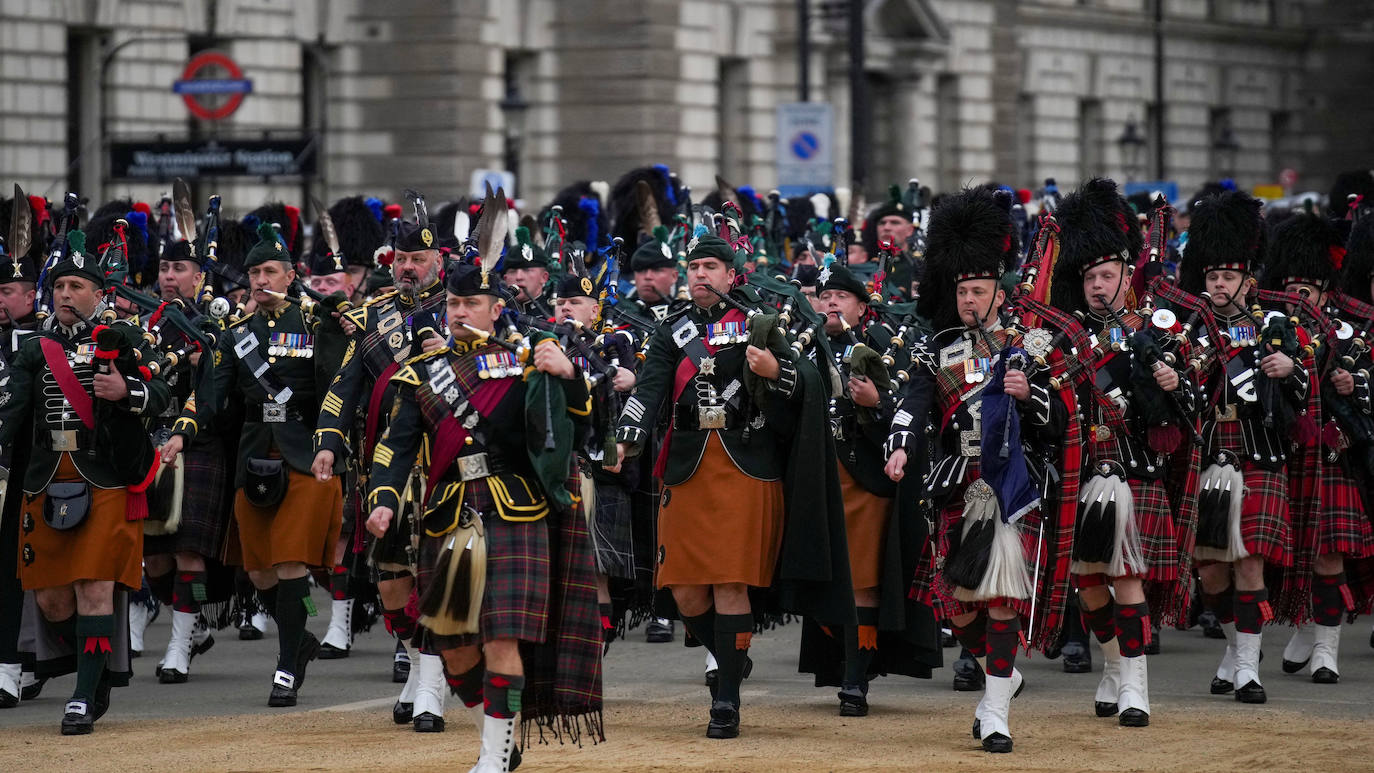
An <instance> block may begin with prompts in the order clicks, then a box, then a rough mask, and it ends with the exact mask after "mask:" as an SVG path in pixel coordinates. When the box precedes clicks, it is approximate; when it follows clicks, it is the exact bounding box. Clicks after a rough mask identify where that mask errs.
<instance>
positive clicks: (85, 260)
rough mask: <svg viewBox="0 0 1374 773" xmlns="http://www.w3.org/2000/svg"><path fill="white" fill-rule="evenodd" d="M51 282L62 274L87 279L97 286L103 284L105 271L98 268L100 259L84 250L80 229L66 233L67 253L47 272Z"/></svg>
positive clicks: (54, 281)
mask: <svg viewBox="0 0 1374 773" xmlns="http://www.w3.org/2000/svg"><path fill="white" fill-rule="evenodd" d="M48 275H49V281H51V282H52V283H53V284H56V283H57V280H59V279H61V278H62V277H64V276H79V277H81V278H82V279H89V280H91V281H92V282H95V283H96V284H97V285H98V286H101V287H104V286H105V272H104V271H103V270H101V268H100V260H99V259H98V258H97V257H96V256H95V255H90V254H88V253H87V252H86V234H84V233H82V232H81V231H69V232H68V233H67V254H66V256H64V257H63V258H62V260H61V261H59V262H58V263H57V265H55V266H53V268H52V270H51V271H49V272H48Z"/></svg>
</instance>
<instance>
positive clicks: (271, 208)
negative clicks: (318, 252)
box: [243, 201, 342, 255]
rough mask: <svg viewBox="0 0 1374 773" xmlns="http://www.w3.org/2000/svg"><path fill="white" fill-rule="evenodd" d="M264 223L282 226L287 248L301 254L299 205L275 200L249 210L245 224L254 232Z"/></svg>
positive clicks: (293, 253) (291, 251)
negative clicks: (295, 205)
mask: <svg viewBox="0 0 1374 773" xmlns="http://www.w3.org/2000/svg"><path fill="white" fill-rule="evenodd" d="M262 223H276V224H277V225H279V226H281V235H282V238H283V239H285V240H286V249H287V250H288V251H289V252H290V253H291V254H292V255H300V254H301V247H302V244H301V243H302V241H303V237H302V235H301V210H300V208H299V207H293V206H291V205H290V204H283V203H281V202H280V201H273V202H269V203H267V204H264V205H262V206H261V207H258V208H257V209H255V210H253V211H252V212H249V213H248V214H247V215H245V216H244V218H243V224H244V225H245V226H247V227H248V230H249V231H251V232H253V233H257V230H258V226H259V225H260V224H262ZM340 238H342V237H340Z"/></svg>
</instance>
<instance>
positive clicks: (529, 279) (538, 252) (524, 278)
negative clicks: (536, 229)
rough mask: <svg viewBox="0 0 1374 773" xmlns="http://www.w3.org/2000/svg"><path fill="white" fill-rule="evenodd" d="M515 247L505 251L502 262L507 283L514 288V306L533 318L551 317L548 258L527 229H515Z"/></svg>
mask: <svg viewBox="0 0 1374 773" xmlns="http://www.w3.org/2000/svg"><path fill="white" fill-rule="evenodd" d="M515 242H516V245H515V249H513V250H509V251H508V252H507V253H506V257H505V262H504V263H503V264H502V267H503V277H504V279H505V281H506V284H507V285H509V286H510V287H511V288H513V289H514V290H516V294H515V306H516V309H517V310H518V311H522V312H524V313H526V314H529V315H530V316H532V317H542V318H544V319H548V318H549V317H551V316H553V303H552V300H551V298H550V296H549V290H550V288H549V257H548V255H546V254H545V252H544V248H542V247H540V246H539V245H538V244H535V243H534V239H532V238H531V237H530V231H529V229H528V228H525V227H524V226H521V227H519V228H517V229H515Z"/></svg>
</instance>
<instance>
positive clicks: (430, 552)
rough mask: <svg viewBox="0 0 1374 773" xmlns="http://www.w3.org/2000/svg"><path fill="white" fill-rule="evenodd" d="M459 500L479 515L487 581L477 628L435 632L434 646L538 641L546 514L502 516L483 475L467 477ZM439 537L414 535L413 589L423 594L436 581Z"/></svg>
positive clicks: (543, 614)
mask: <svg viewBox="0 0 1374 773" xmlns="http://www.w3.org/2000/svg"><path fill="white" fill-rule="evenodd" d="M463 502H464V504H466V505H469V506H471V507H472V508H474V509H475V510H477V511H478V512H480V513H481V514H482V525H483V527H484V529H485V533H486V541H487V586H486V593H485V594H484V595H483V597H482V616H481V620H480V623H479V625H480V627H481V630H480V631H479V632H478V633H475V634H463V635H458V636H437V635H433V634H431V639H432V641H433V644H434V646H436V647H437V648H438V649H451V648H454V647H465V646H471V645H476V644H482V643H484V642H489V641H493V640H496V639H519V640H521V641H527V642H534V643H540V642H543V641H544V639H545V636H546V634H547V630H548V623H549V591H550V582H551V571H550V560H549V525H548V520H549V517H550V516H545V517H543V518H541V519H539V520H537V521H527V522H520V521H507V520H505V519H503V518H502V517H501V516H500V515H499V514H497V511H496V501H495V499H494V498H493V496H492V493H491V488H490V486H489V485H488V483H487V482H486V480H485V479H481V480H474V481H469V482H468V483H467V485H466V487H465V489H464V492H463ZM445 538H446V536H445V537H431V536H429V535H427V534H422V536H421V537H420V566H419V573H418V575H417V577H416V585H417V590H418V592H419V593H420V595H421V596H423V595H424V594H425V592H426V590H427V589H428V588H429V585H430V583H432V582H436V581H438V579H437V578H436V577H435V572H434V570H435V567H436V565H437V564H438V562H439V556H440V554H441V553H442V551H443V543H444V540H445Z"/></svg>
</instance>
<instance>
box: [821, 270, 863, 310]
mask: <svg viewBox="0 0 1374 773" xmlns="http://www.w3.org/2000/svg"><path fill="white" fill-rule="evenodd" d="M826 290H844V291H845V292H847V293H853V295H854V297H856V298H858V299H859V300H860V301H863V302H864V303H867V302H868V287H866V286H865V285H864V283H863V282H861V281H859V278H858V277H856V276H854V272H853V271H850V270H849V267H848V266H842V265H840V264H839V263H832V264H830V265H829V266H826V267H825V268H823V269H821V272H820V274H819V275H818V276H817V277H816V292H818V293H823V292H825V291H826Z"/></svg>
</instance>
